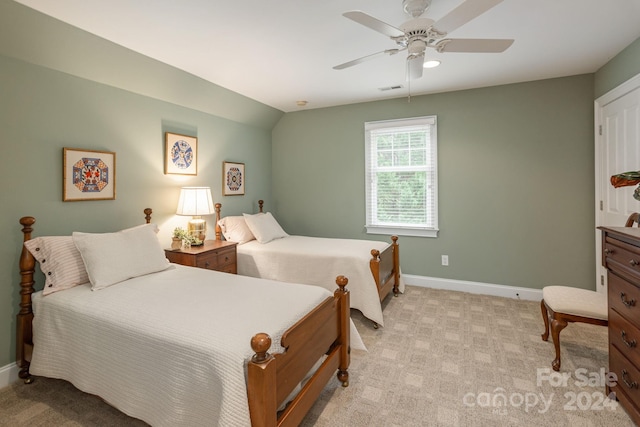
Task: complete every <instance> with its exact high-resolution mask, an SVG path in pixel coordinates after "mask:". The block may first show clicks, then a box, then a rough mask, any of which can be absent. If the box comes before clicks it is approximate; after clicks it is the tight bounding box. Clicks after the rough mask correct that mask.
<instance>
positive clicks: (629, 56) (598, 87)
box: [594, 38, 640, 99]
mask: <svg viewBox="0 0 640 427" xmlns="http://www.w3.org/2000/svg"><path fill="white" fill-rule="evenodd" d="M638 73H640V38H638V39H636V41H634V42H633V43H631V44H630V45H629V46H627V47H626V48H624V49H623V50H622V52H620V53H619V54H618V55H616V56H615V57H614V58H613V59H611V61H609V62H608V63H606V64H605V65H604V66H602V67H601V68H600V69H599V70H598V71H597V72H596V74H595V83H594V95H595V96H594V98H595V99H598V98H599V97H601V96H602V95H604V94H605V93H607V92H609V91H610V90H611V89H613V88H615V87H616V86H619V85H621V84H622V83H624V82H626V81H627V80H629V79H630V78H632V77H633V76H635V75H636V74H638Z"/></svg>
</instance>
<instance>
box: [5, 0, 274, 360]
mask: <svg viewBox="0 0 640 427" xmlns="http://www.w3.org/2000/svg"><path fill="white" fill-rule="evenodd" d="M7 28H10V29H11V31H9V30H7ZM59 43H64V45H59ZM16 45H20V46H21V47H22V48H21V49H22V50H16V49H15V46H16ZM82 46H83V47H84V49H86V50H87V52H92V53H91V54H89V53H87V55H85V56H83V55H81V54H79V53H78V54H77V57H76V61H75V62H74V61H70V62H68V63H65V64H62V62H64V61H60V58H59V56H58V54H61V55H66V54H67V53H68V52H67V50H69V51H71V52H78V49H79V47H82ZM96 52H102V53H101V54H100V55H98V56H99V58H97V57H95V58H94V57H93V56H95V55H96ZM14 54H15V55H14ZM96 63H97V64H96ZM154 72H157V75H156V74H155V73H154ZM140 73H142V78H141V77H140ZM147 73H148V75H149V77H148V78H146V80H147V82H146V83H139V80H145V78H144V74H147ZM158 76H160V77H158ZM150 81H151V82H153V84H149V82H150ZM137 85H139V89H140V90H139V91H136V87H137ZM203 94H205V95H206V96H204V97H203ZM189 105H191V106H192V108H189ZM282 114H283V113H282V112H280V111H279V110H276V109H273V108H271V107H268V106H265V105H263V104H260V103H258V102H256V101H252V100H250V99H248V98H246V97H243V96H240V95H237V94H234V93H233V92H229V91H226V90H224V89H222V88H220V87H217V86H215V85H211V84H207V85H206V86H205V87H203V81H202V80H201V79H198V78H196V77H194V76H192V75H189V74H186V73H183V72H180V71H178V70H176V69H173V68H171V67H169V66H167V65H165V64H162V63H159V62H154V61H152V60H150V59H149V58H145V57H142V56H140V55H134V54H132V52H130V51H127V50H126V49H123V48H121V47H119V46H116V45H113V44H108V43H107V42H105V41H104V40H100V39H98V38H97V37H95V36H92V35H90V34H88V33H85V32H82V31H80V30H77V29H74V28H72V27H69V26H67V25H66V24H62V23H61V22H59V21H55V20H53V19H51V18H48V17H45V16H44V15H41V14H39V13H36V12H33V11H31V10H30V9H27V8H24V7H22V6H19V5H16V4H15V3H13V2H0V141H1V144H2V151H3V154H2V155H1V156H0V195H1V199H2V202H1V203H0V229H2V230H3V231H4V232H5V235H6V236H7V237H8V238H6V239H3V240H2V242H0V368H2V367H4V366H6V365H7V364H9V363H10V361H13V360H15V344H14V341H15V315H16V314H17V312H18V302H19V293H18V291H19V287H18V283H19V281H20V276H19V270H18V259H19V256H20V248H21V242H22V233H21V231H20V224H19V223H18V220H19V218H20V217H22V216H26V215H30V216H35V217H36V224H35V232H34V235H57V234H66V235H68V234H70V233H71V232H72V231H75V230H78V231H94V232H100V231H115V230H118V229H121V228H125V227H129V226H133V225H137V224H141V223H142V222H143V221H144V214H143V212H142V211H143V209H144V208H146V207H151V208H153V210H154V215H153V220H154V222H155V223H157V224H159V225H160V227H161V231H160V235H159V237H160V239H161V241H163V242H165V243H166V245H167V247H168V246H169V244H170V238H169V236H170V232H171V230H172V229H173V227H175V226H177V225H182V226H184V225H186V222H187V218H186V217H180V216H176V215H175V209H176V205H177V202H178V194H179V189H180V187H181V186H185V185H202V186H210V187H211V189H212V192H213V197H214V202H221V203H222V204H223V206H224V211H225V213H227V214H232V213H241V212H243V211H244V212H248V211H253V210H255V209H256V206H257V200H258V199H259V198H271V127H272V126H273V123H275V121H276V120H277V119H278V118H279V117H280V116H281V115H282ZM165 131H171V132H177V133H184V134H188V135H194V136H197V138H198V155H199V161H198V175H197V176H195V177H193V176H191V177H185V176H177V175H165V174H164V132H165ZM63 147H72V148H81V149H92V150H105V151H113V152H115V153H116V184H117V185H116V200H110V201H88V202H63V201H62V160H63V159H62V149H63ZM225 160H228V161H237V162H244V163H245V165H246V178H247V181H246V195H245V196H235V197H222V196H221V194H220V193H221V188H222V162H223V161H225ZM207 219H208V220H209V228H210V229H212V228H213V221H212V219H213V217H208V218H207ZM41 286H42V280H41V278H40V277H38V283H37V286H36V287H37V288H40V287H41Z"/></svg>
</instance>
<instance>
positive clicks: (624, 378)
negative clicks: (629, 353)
mask: <svg viewBox="0 0 640 427" xmlns="http://www.w3.org/2000/svg"><path fill="white" fill-rule="evenodd" d="M628 378H629V373H628V372H627V370H626V369H623V370H622V381H624V383H625V384H626V385H627V387H629V388H638V383H637V382H635V381H630V380H629V379H628Z"/></svg>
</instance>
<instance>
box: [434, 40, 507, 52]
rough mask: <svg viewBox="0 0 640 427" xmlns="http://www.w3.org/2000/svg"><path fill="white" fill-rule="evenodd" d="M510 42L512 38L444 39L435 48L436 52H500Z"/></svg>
mask: <svg viewBox="0 0 640 427" xmlns="http://www.w3.org/2000/svg"><path fill="white" fill-rule="evenodd" d="M512 44H513V40H512V39H444V40H440V41H439V42H438V43H436V45H435V48H436V50H437V51H438V52H467V53H500V52H504V51H505V50H507V48H508V47H509V46H511V45H512Z"/></svg>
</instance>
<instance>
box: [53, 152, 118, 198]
mask: <svg viewBox="0 0 640 427" xmlns="http://www.w3.org/2000/svg"><path fill="white" fill-rule="evenodd" d="M62 170H63V178H62V188H63V193H62V201H64V202H76V201H83V200H115V198H116V153H112V152H109V151H95V150H80V149H76V148H66V147H65V148H63V166H62Z"/></svg>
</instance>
